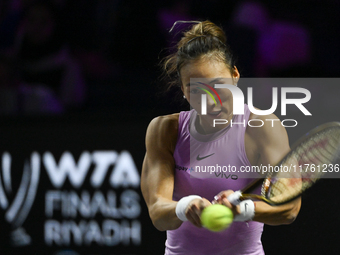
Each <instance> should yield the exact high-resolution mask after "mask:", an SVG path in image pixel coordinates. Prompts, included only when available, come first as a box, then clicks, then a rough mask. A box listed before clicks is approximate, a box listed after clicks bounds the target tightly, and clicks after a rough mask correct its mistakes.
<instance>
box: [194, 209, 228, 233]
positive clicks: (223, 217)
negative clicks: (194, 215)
mask: <svg viewBox="0 0 340 255" xmlns="http://www.w3.org/2000/svg"><path fill="white" fill-rule="evenodd" d="M233 218H234V215H233V212H232V211H231V210H230V209H229V208H228V207H226V206H224V205H220V204H214V205H211V206H208V207H206V208H204V209H203V211H202V213H201V223H202V225H203V227H205V228H207V229H209V230H210V231H213V232H220V231H222V230H224V229H226V228H228V227H229V225H230V224H231V223H232V222H233Z"/></svg>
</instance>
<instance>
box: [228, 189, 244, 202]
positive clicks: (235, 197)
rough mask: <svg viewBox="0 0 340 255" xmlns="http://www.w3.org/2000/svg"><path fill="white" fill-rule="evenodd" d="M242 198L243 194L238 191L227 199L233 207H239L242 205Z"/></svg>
mask: <svg viewBox="0 0 340 255" xmlns="http://www.w3.org/2000/svg"><path fill="white" fill-rule="evenodd" d="M241 196H242V192H241V191H240V190H238V191H235V192H234V193H233V194H231V195H229V196H228V197H227V199H228V200H229V202H230V203H232V204H233V205H238V204H239V203H241V200H240V197H241Z"/></svg>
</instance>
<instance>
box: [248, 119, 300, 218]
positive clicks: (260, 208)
mask: <svg viewBox="0 0 340 255" xmlns="http://www.w3.org/2000/svg"><path fill="white" fill-rule="evenodd" d="M251 118H256V119H262V121H264V123H265V124H264V125H263V126H262V127H248V128H247V134H248V135H249V137H250V139H251V140H252V142H254V144H255V146H256V148H257V151H258V161H257V164H256V165H261V164H262V165H267V166H268V165H271V166H275V165H276V164H278V163H279V162H280V161H281V159H282V158H283V157H284V156H285V155H286V154H287V153H288V152H289V151H290V147H289V140H288V135H287V132H286V129H285V128H284V127H283V126H282V124H281V121H279V120H278V118H277V117H276V116H275V115H273V114H271V115H269V116H251ZM269 119H271V121H268V120H269ZM300 207H301V198H297V199H295V200H293V201H291V202H289V203H287V204H284V205H280V206H270V205H268V204H266V203H264V202H255V216H254V218H253V220H254V221H259V222H263V223H265V224H269V225H281V224H290V223H292V222H293V221H294V220H295V219H296V217H297V215H298V213H299V211H300Z"/></svg>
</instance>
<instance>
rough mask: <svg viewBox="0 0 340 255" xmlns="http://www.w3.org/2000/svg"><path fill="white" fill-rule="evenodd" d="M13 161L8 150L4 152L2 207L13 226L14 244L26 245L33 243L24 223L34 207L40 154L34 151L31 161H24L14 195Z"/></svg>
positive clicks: (0, 184)
mask: <svg viewBox="0 0 340 255" xmlns="http://www.w3.org/2000/svg"><path fill="white" fill-rule="evenodd" d="M11 163H12V157H11V155H10V154H9V153H8V152H5V153H3V155H2V164H1V165H2V171H1V172H0V209H2V210H4V211H5V219H6V220H7V221H8V222H9V223H10V224H11V226H12V229H13V230H12V233H11V241H12V242H13V245H15V246H25V245H29V244H30V243H31V237H30V236H29V235H28V234H27V233H26V231H25V229H24V228H23V227H22V225H23V223H24V222H25V220H26V218H27V216H28V214H29V212H30V210H31V208H32V205H33V202H34V200H35V196H36V193H37V189H38V184H39V177H40V156H39V154H38V153H36V152H33V153H32V155H31V160H30V162H29V161H28V160H27V161H26V162H25V163H24V167H23V174H22V178H21V182H20V185H19V188H18V189H17V191H16V192H15V194H14V195H13V193H14V191H13V185H12V177H11V176H12V175H11ZM10 198H12V199H10Z"/></svg>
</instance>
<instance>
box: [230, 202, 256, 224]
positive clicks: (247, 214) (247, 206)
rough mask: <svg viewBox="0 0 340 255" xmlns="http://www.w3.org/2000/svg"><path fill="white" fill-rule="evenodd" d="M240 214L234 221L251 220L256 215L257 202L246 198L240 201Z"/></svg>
mask: <svg viewBox="0 0 340 255" xmlns="http://www.w3.org/2000/svg"><path fill="white" fill-rule="evenodd" d="M240 211H241V212H240V214H238V215H236V216H235V218H234V221H250V220H252V219H253V218H254V216H255V204H254V202H253V201H252V200H250V199H248V200H244V201H242V202H241V203H240Z"/></svg>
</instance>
